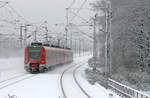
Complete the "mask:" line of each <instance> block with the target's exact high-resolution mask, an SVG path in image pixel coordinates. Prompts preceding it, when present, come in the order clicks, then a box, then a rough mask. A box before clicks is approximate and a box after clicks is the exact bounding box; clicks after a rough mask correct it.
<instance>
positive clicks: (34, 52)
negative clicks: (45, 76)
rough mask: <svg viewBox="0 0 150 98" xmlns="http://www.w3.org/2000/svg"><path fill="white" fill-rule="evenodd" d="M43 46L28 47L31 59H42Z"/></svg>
mask: <svg viewBox="0 0 150 98" xmlns="http://www.w3.org/2000/svg"><path fill="white" fill-rule="evenodd" d="M41 50H42V47H28V54H29V60H30V61H32V60H40V57H41Z"/></svg>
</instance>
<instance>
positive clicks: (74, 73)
mask: <svg viewBox="0 0 150 98" xmlns="http://www.w3.org/2000/svg"><path fill="white" fill-rule="evenodd" d="M83 64H85V63H83ZM83 64H81V65H79V66H77V67H76V68H75V70H74V71H73V78H74V80H75V82H76V84H77V85H78V87H79V88H80V89H81V91H82V92H83V93H84V94H85V95H86V96H87V97H88V98H91V97H90V95H89V94H88V93H87V92H86V91H85V90H84V89H83V88H82V87H81V85H80V83H79V82H78V80H77V78H76V73H77V70H78V69H79V68H80V67H81V66H82V65H83Z"/></svg>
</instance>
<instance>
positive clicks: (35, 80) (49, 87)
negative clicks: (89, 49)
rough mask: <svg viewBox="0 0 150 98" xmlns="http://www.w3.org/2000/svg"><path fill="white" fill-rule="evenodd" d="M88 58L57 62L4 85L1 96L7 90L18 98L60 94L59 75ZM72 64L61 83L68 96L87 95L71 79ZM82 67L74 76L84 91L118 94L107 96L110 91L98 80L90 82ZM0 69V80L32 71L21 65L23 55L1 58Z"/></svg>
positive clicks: (101, 97)
mask: <svg viewBox="0 0 150 98" xmlns="http://www.w3.org/2000/svg"><path fill="white" fill-rule="evenodd" d="M88 58H89V56H85V57H78V58H76V59H75V60H74V62H73V63H71V64H65V65H60V66H57V67H55V68H52V69H51V70H50V71H48V72H46V73H43V74H34V76H33V77H31V78H29V79H25V80H23V81H20V82H18V83H15V84H13V85H9V86H8V87H4V88H2V89H0V98H9V97H8V94H9V96H13V95H16V96H17V98H63V96H62V91H61V88H60V77H61V74H62V72H63V71H64V70H65V69H67V68H68V67H70V66H74V64H75V63H78V62H79V61H82V60H84V59H88ZM16 62H17V63H16ZM3 65H5V66H3ZM75 68H76V66H74V67H72V68H71V69H69V70H68V72H67V73H66V76H65V77H64V78H65V79H64V82H63V83H66V84H65V91H66V93H67V96H68V97H67V98H86V96H85V95H83V93H82V92H81V91H80V89H79V88H78V87H77V85H76V84H75V83H74V81H73V78H72V77H73V70H74V69H75ZM85 68H86V65H84V66H83V67H81V69H79V70H78V71H77V74H76V75H77V80H78V81H79V83H80V84H81V86H82V87H83V88H84V89H85V90H86V91H87V93H89V95H90V96H91V98H119V97H118V96H116V95H115V94H113V97H110V96H109V94H110V93H112V92H111V91H109V90H106V89H104V88H103V87H101V86H100V85H98V84H95V85H91V84H89V83H88V82H87V81H86V79H85V73H84V69H85ZM0 72H1V77H0V81H2V80H5V79H8V78H10V77H13V76H15V75H19V74H22V73H24V74H26V75H27V76H25V77H28V76H31V74H29V73H26V72H25V71H24V69H23V58H8V59H0ZM13 81H15V80H13ZM1 85H2V84H1V83H0V87H1Z"/></svg>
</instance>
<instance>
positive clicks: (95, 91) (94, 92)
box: [76, 64, 121, 98]
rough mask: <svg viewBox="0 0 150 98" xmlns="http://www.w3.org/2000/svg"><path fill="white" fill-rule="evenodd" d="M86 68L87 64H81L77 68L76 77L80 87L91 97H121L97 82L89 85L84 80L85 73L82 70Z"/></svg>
mask: <svg viewBox="0 0 150 98" xmlns="http://www.w3.org/2000/svg"><path fill="white" fill-rule="evenodd" d="M86 68H87V64H84V65H81V67H79V69H77V71H76V77H77V81H78V82H79V83H80V85H81V86H82V88H83V89H84V90H85V91H86V92H87V93H88V94H90V97H91V98H121V97H120V96H118V95H116V94H115V93H114V92H112V91H111V90H107V89H105V88H104V87H102V86H100V85H99V84H97V83H96V84H95V85H91V84H90V83H89V82H88V81H87V80H86V75H85V73H84V70H85V69H86ZM110 94H113V96H110Z"/></svg>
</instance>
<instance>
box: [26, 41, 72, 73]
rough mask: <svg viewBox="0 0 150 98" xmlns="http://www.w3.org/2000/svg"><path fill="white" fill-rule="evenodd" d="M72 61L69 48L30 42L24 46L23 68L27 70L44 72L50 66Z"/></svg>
mask: <svg viewBox="0 0 150 98" xmlns="http://www.w3.org/2000/svg"><path fill="white" fill-rule="evenodd" d="M72 61H73V52H72V51H71V50H70V49H64V48H56V47H50V46H44V45H42V43H32V44H31V45H30V46H27V47H26V48H25V57H24V68H25V70H26V71H27V72H30V73H32V72H35V71H37V72H41V73H42V72H44V71H46V70H48V68H50V67H52V66H56V65H58V64H64V63H68V62H72Z"/></svg>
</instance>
